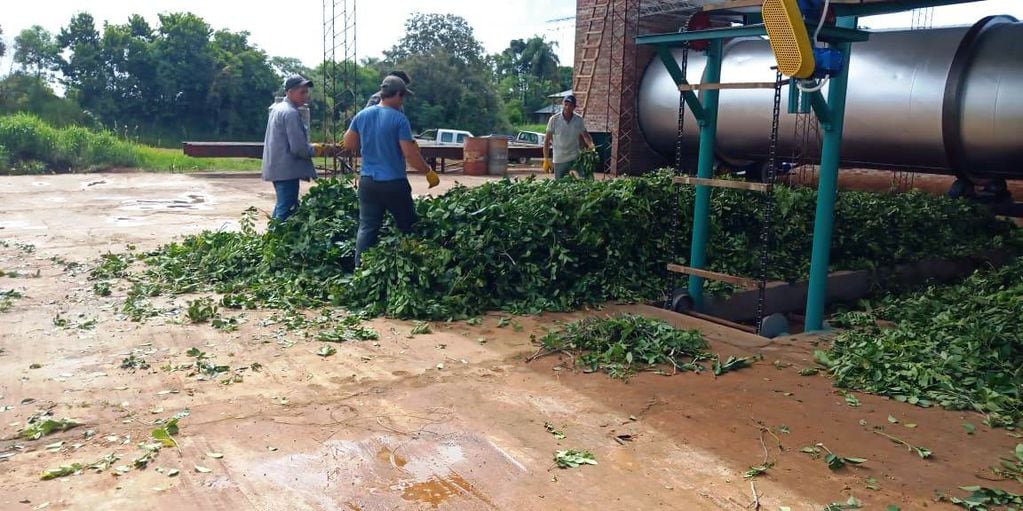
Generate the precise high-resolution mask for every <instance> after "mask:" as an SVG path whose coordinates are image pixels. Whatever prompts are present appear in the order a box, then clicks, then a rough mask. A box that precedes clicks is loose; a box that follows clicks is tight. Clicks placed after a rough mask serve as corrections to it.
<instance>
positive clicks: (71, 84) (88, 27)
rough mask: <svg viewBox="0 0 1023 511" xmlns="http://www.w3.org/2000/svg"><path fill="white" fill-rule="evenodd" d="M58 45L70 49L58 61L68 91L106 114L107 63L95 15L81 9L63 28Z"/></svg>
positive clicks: (65, 49)
mask: <svg viewBox="0 0 1023 511" xmlns="http://www.w3.org/2000/svg"><path fill="white" fill-rule="evenodd" d="M57 46H58V47H59V48H60V49H61V50H62V51H66V52H69V53H70V55H69V56H68V58H66V59H65V58H61V60H60V62H58V66H59V68H60V71H61V73H62V74H63V75H64V78H63V82H64V86H65V87H66V88H67V92H68V95H70V96H71V97H73V98H74V99H75V100H76V101H78V104H79V105H80V106H81V107H82V108H84V109H86V110H89V111H92V112H93V113H94V114H96V115H98V116H99V117H100V118H103V117H104V116H105V114H106V112H107V111H108V110H109V108H108V107H109V103H110V98H109V96H108V95H107V94H106V92H107V83H108V79H107V67H106V64H105V62H104V61H103V52H102V48H101V46H100V37H99V32H98V31H96V23H95V21H94V20H93V18H92V15H91V14H89V13H85V12H80V13H78V14H75V15H74V16H72V17H71V22H70V23H69V24H68V26H67V27H64V28H62V29H61V30H60V34H59V35H58V36H57Z"/></svg>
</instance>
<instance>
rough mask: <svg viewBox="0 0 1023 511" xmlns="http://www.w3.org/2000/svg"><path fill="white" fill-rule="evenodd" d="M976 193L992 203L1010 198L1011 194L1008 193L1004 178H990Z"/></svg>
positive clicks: (1009, 199)
mask: <svg viewBox="0 0 1023 511" xmlns="http://www.w3.org/2000/svg"><path fill="white" fill-rule="evenodd" d="M977 195H978V197H980V198H982V199H984V200H985V201H990V202H993V203H999V202H1006V201H1011V200H1012V194H1011V193H1009V185H1008V184H1006V182H1005V180H1004V179H992V180H990V181H989V182H988V183H986V184H985V185H984V186H983V187H982V188H981V189H980V192H978V193H977Z"/></svg>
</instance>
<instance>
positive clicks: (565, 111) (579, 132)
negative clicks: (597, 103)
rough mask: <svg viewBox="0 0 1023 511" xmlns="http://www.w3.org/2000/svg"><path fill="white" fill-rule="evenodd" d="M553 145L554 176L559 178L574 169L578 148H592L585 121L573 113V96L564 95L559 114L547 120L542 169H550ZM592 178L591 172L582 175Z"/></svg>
mask: <svg viewBox="0 0 1023 511" xmlns="http://www.w3.org/2000/svg"><path fill="white" fill-rule="evenodd" d="M552 145H553V146H554V159H553V163H554V165H553V168H554V178H555V179H561V178H563V177H565V176H566V175H567V174H568V171H569V170H572V169H576V170H578V167H577V166H576V163H577V162H578V160H579V154H580V148H581V147H582V146H585V147H586V148H587V149H593V147H594V146H593V138H591V137H590V134H589V132H587V131H586V123H585V122H584V121H583V118H582V116H581V115H578V114H576V113H575V96H573V95H568V96H565V100H564V101H563V102H562V110H561V113H560V114H554V115H553V116H551V118H550V120H549V121H547V133H546V135H544V138H543V169H544V171H547V172H550V170H551V158H550V154H551V146H552ZM584 177H586V178H587V179H593V174H589V175H586V176H584Z"/></svg>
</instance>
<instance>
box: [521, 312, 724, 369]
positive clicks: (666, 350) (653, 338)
mask: <svg viewBox="0 0 1023 511" xmlns="http://www.w3.org/2000/svg"><path fill="white" fill-rule="evenodd" d="M541 344H542V345H543V347H544V348H545V349H547V350H551V351H569V352H578V353H580V355H579V356H578V357H576V363H577V364H578V365H581V366H584V367H586V368H588V370H590V371H603V372H606V373H608V374H609V375H610V376H611V377H612V378H627V377H629V376H630V375H632V374H635V373H636V372H638V371H644V370H656V369H659V368H661V367H664V366H669V367H672V368H673V369H674V370H675V371H685V370H701V369H702V366H700V365H699V364H698V362H699V361H700V360H704V359H709V358H710V356H709V355H708V353H707V352H706V351H705V349H706V347H707V343H706V342H705V341H704V340H703V335H702V334H700V332H699V331H697V330H677V329H675V328H673V327H672V326H671V325H669V324H667V323H665V322H663V321H660V320H656V319H650V318H645V317H642V316H637V315H634V314H620V315H617V316H611V317H607V318H596V317H590V318H585V319H582V320H580V321H574V322H572V323H568V324H567V325H565V326H564V327H563V328H561V329H560V330H557V331H554V332H550V333H548V334H547V335H545V336H544V337H543V338H542V339H541Z"/></svg>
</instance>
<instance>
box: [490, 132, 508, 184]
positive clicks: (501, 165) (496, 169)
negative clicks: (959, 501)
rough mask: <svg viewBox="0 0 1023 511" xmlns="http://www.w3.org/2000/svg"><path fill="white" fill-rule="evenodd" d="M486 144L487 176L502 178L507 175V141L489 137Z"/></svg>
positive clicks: (501, 138) (502, 138)
mask: <svg viewBox="0 0 1023 511" xmlns="http://www.w3.org/2000/svg"><path fill="white" fill-rule="evenodd" d="M488 140H489V142H488V143H487V159H488V162H487V174H490V175H491V176H503V175H505V174H507V173H508V139H507V138H504V137H491V138H490V139H488Z"/></svg>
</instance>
